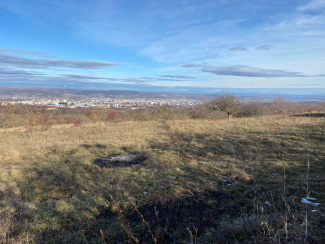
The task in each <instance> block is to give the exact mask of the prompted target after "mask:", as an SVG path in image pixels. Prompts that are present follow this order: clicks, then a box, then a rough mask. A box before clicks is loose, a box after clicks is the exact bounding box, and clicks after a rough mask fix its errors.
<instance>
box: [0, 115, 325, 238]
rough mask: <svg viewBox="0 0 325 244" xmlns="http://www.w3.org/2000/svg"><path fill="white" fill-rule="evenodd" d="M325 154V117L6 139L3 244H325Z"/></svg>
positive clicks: (42, 132) (128, 124)
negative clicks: (108, 161)
mask: <svg viewBox="0 0 325 244" xmlns="http://www.w3.org/2000/svg"><path fill="white" fill-rule="evenodd" d="M324 152H325V119H324V118H322V117H318V118H313V117H288V116H287V117H285V116H265V117H256V118H236V119H233V120H230V121H228V120H223V119H219V120H202V119H185V120H157V121H124V122H106V123H102V122H100V123H82V124H61V125H60V124H58V125H52V126H48V127H44V126H22V127H11V128H6V129H0V169H1V170H0V243H324V242H325V231H324V225H325V155H324V154H325V153H324ZM130 153H133V154H141V155H144V159H145V160H144V161H143V162H141V163H138V164H134V165H123V167H115V166H113V167H100V166H98V165H96V164H95V163H94V162H96V160H97V161H98V160H102V159H105V158H108V157H109V156H110V155H128V154H130ZM307 196H310V197H313V198H316V199H317V200H315V202H317V203H321V204H320V205H318V206H314V205H311V204H303V203H301V198H304V197H307Z"/></svg>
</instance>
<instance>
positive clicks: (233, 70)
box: [201, 65, 304, 78]
mask: <svg viewBox="0 0 325 244" xmlns="http://www.w3.org/2000/svg"><path fill="white" fill-rule="evenodd" d="M201 71H203V72H209V73H212V74H215V75H225V76H244V77H266V78H273V77H302V76H304V74H302V73H300V72H289V71H285V70H272V69H261V68H253V67H249V66H243V65H235V66H226V67H220V66H219V67H218V66H215V67H207V68H203V69H202V70H201Z"/></svg>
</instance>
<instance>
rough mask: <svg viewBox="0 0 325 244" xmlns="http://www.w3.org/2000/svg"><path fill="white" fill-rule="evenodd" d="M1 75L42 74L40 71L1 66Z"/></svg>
mask: <svg viewBox="0 0 325 244" xmlns="http://www.w3.org/2000/svg"><path fill="white" fill-rule="evenodd" d="M0 75H10V76H26V75H40V73H35V72H33V73H32V72H27V71H24V70H16V69H6V68H0Z"/></svg>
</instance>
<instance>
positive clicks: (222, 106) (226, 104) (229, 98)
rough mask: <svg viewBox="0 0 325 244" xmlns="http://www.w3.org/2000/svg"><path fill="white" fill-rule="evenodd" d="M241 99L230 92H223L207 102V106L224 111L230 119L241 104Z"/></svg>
mask: <svg viewBox="0 0 325 244" xmlns="http://www.w3.org/2000/svg"><path fill="white" fill-rule="evenodd" d="M241 104H242V102H241V100H240V99H239V98H238V97H237V96H235V95H231V94H223V95H222V96H219V97H217V98H215V99H213V100H211V101H210V102H209V103H208V107H209V108H210V109H211V110H220V111H223V112H226V113H227V115H228V119H230V117H231V115H232V114H233V113H235V112H237V111H238V110H239V108H240V106H241Z"/></svg>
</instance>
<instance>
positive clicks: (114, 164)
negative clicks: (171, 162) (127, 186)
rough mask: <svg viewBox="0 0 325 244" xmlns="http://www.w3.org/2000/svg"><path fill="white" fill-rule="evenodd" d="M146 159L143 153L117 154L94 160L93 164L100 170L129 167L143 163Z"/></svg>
mask: <svg viewBox="0 0 325 244" xmlns="http://www.w3.org/2000/svg"><path fill="white" fill-rule="evenodd" d="M146 159H147V157H146V155H145V154H144V153H139V152H137V153H128V154H117V155H112V156H108V157H103V158H97V159H95V160H94V164H96V165H98V166H99V167H101V168H119V167H129V166H131V165H136V164H140V163H142V162H144V161H145V160H146Z"/></svg>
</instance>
